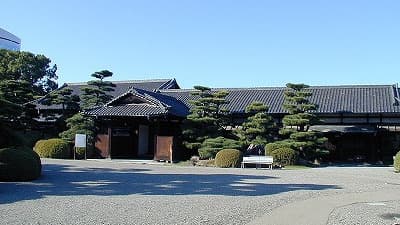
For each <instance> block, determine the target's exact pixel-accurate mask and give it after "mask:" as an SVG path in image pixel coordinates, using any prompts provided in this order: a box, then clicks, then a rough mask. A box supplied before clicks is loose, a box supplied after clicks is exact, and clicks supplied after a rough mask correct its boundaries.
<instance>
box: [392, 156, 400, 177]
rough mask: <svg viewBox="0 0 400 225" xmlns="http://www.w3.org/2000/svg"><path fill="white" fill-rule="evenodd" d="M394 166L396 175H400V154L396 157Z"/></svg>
mask: <svg viewBox="0 0 400 225" xmlns="http://www.w3.org/2000/svg"><path fill="white" fill-rule="evenodd" d="M393 166H394V171H395V172H396V173H400V152H398V153H397V154H396V156H395V157H394V162H393Z"/></svg>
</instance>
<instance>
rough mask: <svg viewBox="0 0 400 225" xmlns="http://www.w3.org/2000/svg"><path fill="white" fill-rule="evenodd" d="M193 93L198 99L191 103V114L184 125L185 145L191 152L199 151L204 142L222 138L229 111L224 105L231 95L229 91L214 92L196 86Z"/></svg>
mask: <svg viewBox="0 0 400 225" xmlns="http://www.w3.org/2000/svg"><path fill="white" fill-rule="evenodd" d="M194 88H195V89H196V91H194V92H192V93H191V94H192V95H193V96H196V97H197V99H196V100H193V101H191V102H190V103H191V105H192V108H191V110H190V114H189V115H188V116H187V118H186V120H185V121H184V123H183V131H182V134H183V138H184V141H183V144H184V145H185V147H187V148H188V149H191V150H195V151H197V150H198V149H199V148H200V147H201V145H202V143H203V141H204V140H206V139H209V138H216V137H218V136H222V135H223V133H224V128H223V126H224V125H225V124H226V119H225V118H226V114H227V110H226V109H224V107H223V105H224V104H227V103H228V101H227V100H226V99H225V98H226V96H227V95H228V94H229V93H228V92H227V91H223V90H222V91H217V92H214V93H213V92H212V91H211V89H210V88H208V87H203V86H195V87H194Z"/></svg>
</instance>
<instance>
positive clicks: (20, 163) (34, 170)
mask: <svg viewBox="0 0 400 225" xmlns="http://www.w3.org/2000/svg"><path fill="white" fill-rule="evenodd" d="M41 173H42V163H41V162H40V158H39V156H38V154H37V153H36V152H34V151H32V150H31V149H16V148H3V149H0V181H29V180H34V179H37V178H38V177H40V175H41Z"/></svg>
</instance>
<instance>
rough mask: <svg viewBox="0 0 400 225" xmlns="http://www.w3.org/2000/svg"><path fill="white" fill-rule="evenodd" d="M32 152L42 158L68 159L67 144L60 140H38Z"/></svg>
mask: <svg viewBox="0 0 400 225" xmlns="http://www.w3.org/2000/svg"><path fill="white" fill-rule="evenodd" d="M34 150H35V152H37V153H38V154H39V156H40V157H42V158H55V159H67V158H69V157H70V148H69V145H68V142H66V141H64V140H63V139H60V138H52V139H48V140H40V141H38V142H36V144H35V147H34Z"/></svg>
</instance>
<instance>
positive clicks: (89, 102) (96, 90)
mask: <svg viewBox="0 0 400 225" xmlns="http://www.w3.org/2000/svg"><path fill="white" fill-rule="evenodd" d="M112 75H113V73H112V72H110V71H108V70H102V71H98V72H95V73H93V74H92V75H91V76H92V77H94V78H97V79H98V80H91V81H89V82H88V86H85V87H83V88H82V89H81V90H82V91H83V95H82V101H83V108H90V107H94V106H98V105H103V104H105V103H107V102H108V101H110V100H111V99H112V98H113V96H112V95H109V94H108V93H107V92H110V91H113V90H114V87H115V85H114V84H113V83H112V82H110V81H104V78H108V77H111V76H112Z"/></svg>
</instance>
